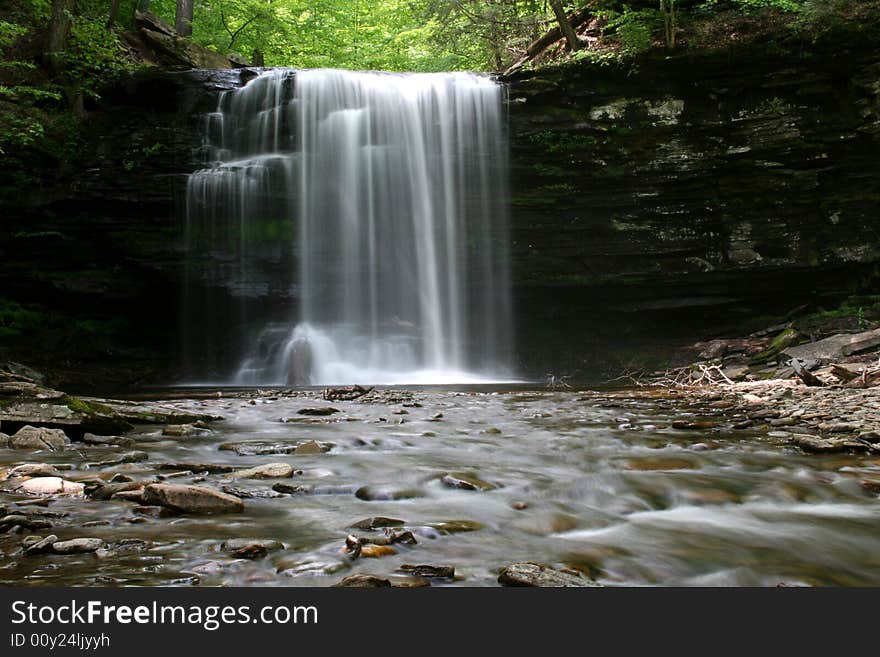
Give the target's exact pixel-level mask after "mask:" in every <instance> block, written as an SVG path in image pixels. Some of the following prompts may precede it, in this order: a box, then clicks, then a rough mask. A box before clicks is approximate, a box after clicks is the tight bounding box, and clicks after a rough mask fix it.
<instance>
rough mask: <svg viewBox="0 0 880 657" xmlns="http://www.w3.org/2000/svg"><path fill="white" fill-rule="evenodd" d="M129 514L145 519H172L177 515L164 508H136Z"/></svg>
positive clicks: (175, 512)
mask: <svg viewBox="0 0 880 657" xmlns="http://www.w3.org/2000/svg"><path fill="white" fill-rule="evenodd" d="M131 512H132V513H133V514H135V515H136V516H144V517H146V518H173V517H174V516H176V515H177V511H174V510H172V509H169V508H167V507H164V506H136V507H134V508H133V509H132V510H131Z"/></svg>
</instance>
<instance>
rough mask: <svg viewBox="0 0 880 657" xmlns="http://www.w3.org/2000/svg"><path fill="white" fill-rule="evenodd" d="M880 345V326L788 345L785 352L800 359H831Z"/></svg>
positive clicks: (790, 356)
mask: <svg viewBox="0 0 880 657" xmlns="http://www.w3.org/2000/svg"><path fill="white" fill-rule="evenodd" d="M877 346H880V328H878V329H874V330H872V331H865V332H863V333H839V334H837V335H832V336H830V337H828V338H825V339H823V340H817V341H816V342H810V343H807V344H802V345H798V346H797V347H786V348H785V349H784V350H783V353H784V354H785V355H786V356H788V357H789V358H797V359H799V360H820V361H831V360H836V359H838V358H842V357H845V356H851V355H852V354H857V353H859V352H861V351H866V350H868V349H873V348H874V347H877Z"/></svg>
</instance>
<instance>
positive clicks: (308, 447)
mask: <svg viewBox="0 0 880 657" xmlns="http://www.w3.org/2000/svg"><path fill="white" fill-rule="evenodd" d="M325 447H326V443H325V444H321V443H318V442H315V441H314V440H309V441H308V442H305V443H301V444H299V445H297V446H296V449H295V450H294V454H297V455H299V456H308V455H310V454H322V453H323V452H327V451H329V449H326V448H325Z"/></svg>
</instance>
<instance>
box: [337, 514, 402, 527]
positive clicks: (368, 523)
mask: <svg viewBox="0 0 880 657" xmlns="http://www.w3.org/2000/svg"><path fill="white" fill-rule="evenodd" d="M404 524H405V522H404V521H403V520H399V519H397V518H386V517H384V516H374V517H372V518H364V519H363V520H358V521H357V522H356V523H354V524H353V525H349V527H352V528H354V529H365V530H370V529H379V528H382V527H402V526H403V525H404Z"/></svg>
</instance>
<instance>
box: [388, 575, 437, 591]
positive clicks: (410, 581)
mask: <svg viewBox="0 0 880 657" xmlns="http://www.w3.org/2000/svg"><path fill="white" fill-rule="evenodd" d="M388 581H389V582H391V587H392V588H395V589H417V588H424V587H426V586H431V582H430V580H427V579H425V578H424V577H415V576H413V575H389V576H388Z"/></svg>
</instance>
